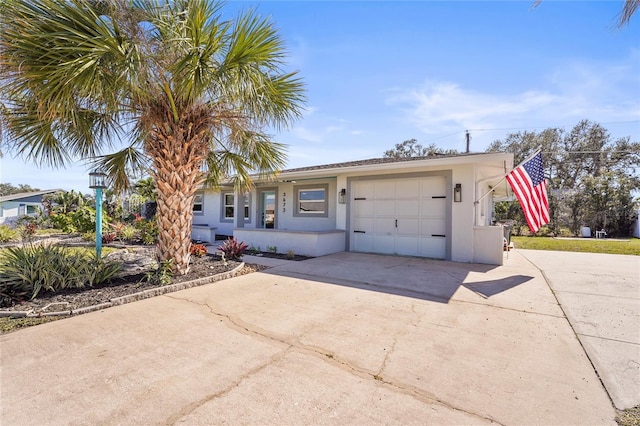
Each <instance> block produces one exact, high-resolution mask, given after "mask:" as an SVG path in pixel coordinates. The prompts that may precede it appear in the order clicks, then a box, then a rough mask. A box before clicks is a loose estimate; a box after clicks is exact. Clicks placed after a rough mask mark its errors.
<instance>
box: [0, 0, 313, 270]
mask: <svg viewBox="0 0 640 426" xmlns="http://www.w3.org/2000/svg"><path fill="white" fill-rule="evenodd" d="M1 1H2V3H3V4H2V9H3V12H2V15H1V16H2V17H1V18H0V19H2V22H0V25H2V30H3V31H2V33H1V34H0V58H1V63H0V67H1V71H2V75H3V79H2V80H3V81H2V84H3V85H2V88H1V93H0V99H3V100H6V103H5V105H6V107H7V110H8V112H7V113H5V114H4V121H5V124H6V130H5V132H6V133H8V136H9V141H10V142H9V144H8V145H9V146H10V148H11V149H12V150H13V151H15V152H16V153H19V154H21V155H22V156H23V157H24V158H26V159H31V160H35V161H40V162H45V163H47V164H49V165H52V166H62V165H64V164H66V163H68V162H69V161H70V160H72V159H74V158H77V157H80V158H94V159H95V164H94V166H100V167H101V168H102V169H103V170H104V171H105V172H107V173H108V175H109V176H110V178H111V179H112V184H113V186H114V187H115V188H117V189H119V190H124V189H126V188H128V187H129V185H130V184H129V181H128V177H127V176H128V173H130V172H131V171H132V170H134V169H135V170H140V169H145V168H147V170H148V171H149V174H150V175H151V177H152V178H153V179H154V181H155V182H156V187H157V193H158V197H157V203H158V210H157V212H158V214H157V216H158V219H157V220H158V227H159V230H160V235H159V242H158V257H159V258H160V259H161V260H173V264H174V265H175V266H174V268H175V272H176V273H179V274H184V273H186V272H187V271H188V265H189V246H190V230H191V224H192V220H193V212H192V204H193V199H194V195H195V192H196V190H197V189H198V188H199V186H200V185H202V184H207V185H215V184H217V183H218V182H220V180H221V179H223V178H225V177H228V178H231V179H232V180H233V182H234V184H235V185H236V187H237V188H238V189H240V188H243V189H244V188H247V187H248V186H250V185H251V176H252V174H253V175H256V174H257V175H258V176H262V177H264V176H273V173H274V172H275V171H277V170H279V169H281V168H282V167H283V166H284V164H285V160H286V155H285V153H284V146H283V145H281V144H278V143H275V142H272V141H271V140H270V137H269V136H268V135H267V134H266V130H267V129H275V130H278V129H281V128H282V127H286V126H288V125H290V124H291V123H292V122H293V120H295V119H296V118H298V117H299V116H300V111H301V110H302V107H303V103H304V85H303V83H302V81H301V80H300V78H299V77H298V76H297V73H296V72H285V71H284V70H283V67H284V59H285V53H286V52H285V50H284V45H283V40H282V39H281V37H280V36H279V34H278V32H277V31H276V30H275V28H274V27H273V24H272V23H271V22H270V21H269V20H267V19H264V18H261V17H259V16H258V15H257V14H256V13H255V12H253V11H249V12H243V13H240V14H239V16H238V17H237V18H236V19H235V20H234V21H228V20H223V19H222V12H221V6H220V4H218V3H215V2H213V1H209V0H109V1H106V0H1ZM116 140H125V141H127V143H126V146H125V148H124V149H121V150H120V151H117V152H111V151H110V150H109V149H110V148H111V147H112V145H113V142H114V141H116Z"/></svg>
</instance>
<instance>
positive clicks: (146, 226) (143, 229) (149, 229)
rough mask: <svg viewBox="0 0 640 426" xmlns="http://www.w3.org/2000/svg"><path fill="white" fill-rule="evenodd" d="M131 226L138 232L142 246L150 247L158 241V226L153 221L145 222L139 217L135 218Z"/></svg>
mask: <svg viewBox="0 0 640 426" xmlns="http://www.w3.org/2000/svg"><path fill="white" fill-rule="evenodd" d="M133 225H134V227H135V228H136V229H137V230H138V231H139V232H140V239H141V240H142V244H144V245H147V246H151V245H154V244H155V243H156V242H157V241H158V224H157V223H156V221H155V220H145V219H142V218H141V217H136V220H135V221H134V222H133Z"/></svg>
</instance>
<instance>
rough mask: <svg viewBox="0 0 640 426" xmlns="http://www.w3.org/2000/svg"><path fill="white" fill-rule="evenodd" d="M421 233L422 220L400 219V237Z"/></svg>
mask: <svg viewBox="0 0 640 426" xmlns="http://www.w3.org/2000/svg"><path fill="white" fill-rule="evenodd" d="M419 233H420V220H418V219H417V218H415V219H398V235H416V236H417V235H418V234H419Z"/></svg>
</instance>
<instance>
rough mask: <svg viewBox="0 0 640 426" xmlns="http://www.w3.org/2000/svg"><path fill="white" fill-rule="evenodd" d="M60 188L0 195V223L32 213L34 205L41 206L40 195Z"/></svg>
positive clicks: (13, 220)
mask: <svg viewBox="0 0 640 426" xmlns="http://www.w3.org/2000/svg"><path fill="white" fill-rule="evenodd" d="M58 191H60V189H48V190H46V191H35V192H21V193H19V194H11V195H5V196H3V197H0V224H1V223H7V224H11V223H13V222H15V221H16V219H18V218H19V217H21V216H24V215H34V214H35V213H36V210H37V209H36V207H39V208H41V209H42V208H43V206H42V196H43V195H46V194H54V193H56V192H58Z"/></svg>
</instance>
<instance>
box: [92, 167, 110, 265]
mask: <svg viewBox="0 0 640 426" xmlns="http://www.w3.org/2000/svg"><path fill="white" fill-rule="evenodd" d="M106 187H107V175H106V174H104V173H102V172H99V171H97V170H96V171H93V172H91V173H89V188H91V189H95V190H96V258H97V259H100V258H101V257H102V190H103V189H105V188H106Z"/></svg>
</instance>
